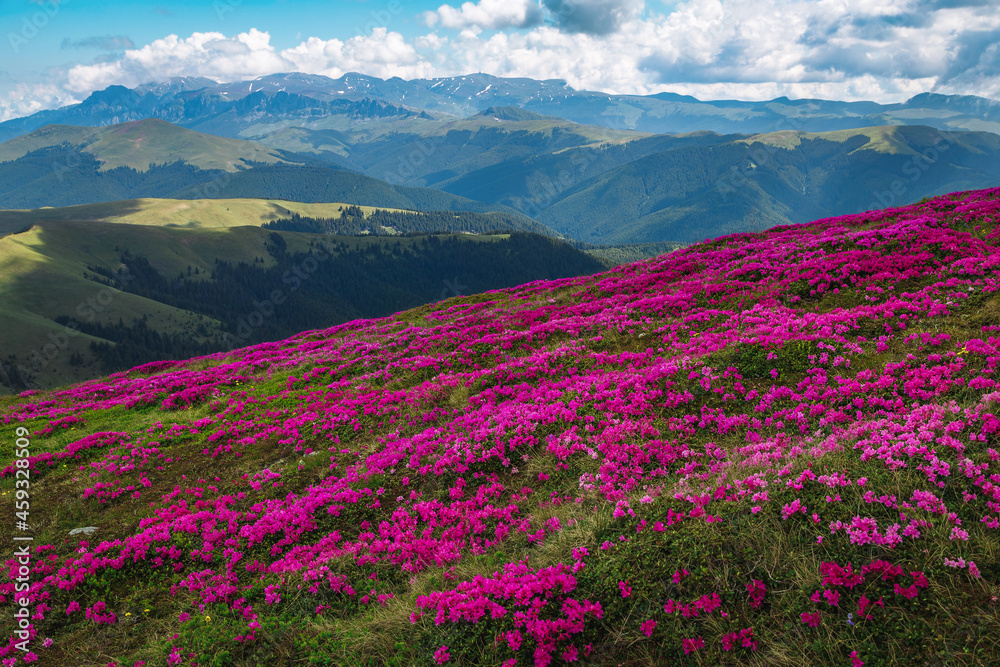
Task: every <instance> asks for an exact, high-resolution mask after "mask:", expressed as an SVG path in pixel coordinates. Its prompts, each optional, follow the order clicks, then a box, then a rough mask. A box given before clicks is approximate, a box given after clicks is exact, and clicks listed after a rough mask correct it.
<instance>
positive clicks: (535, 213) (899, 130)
mask: <svg viewBox="0 0 1000 667" xmlns="http://www.w3.org/2000/svg"><path fill="white" fill-rule="evenodd" d="M394 122H396V123H400V124H397V125H395V126H394V129H392V130H391V131H390V130H389V128H388V127H386V126H380V127H381V129H378V128H376V127H375V126H374V125H373V126H371V127H368V128H367V129H365V130H364V131H362V130H356V131H355V132H354V133H353V135H352V137H348V136H347V135H346V134H344V133H339V134H338V132H339V131H337V132H335V131H333V130H323V131H321V130H310V129H305V128H286V129H284V130H280V131H278V132H275V133H274V134H271V135H269V136H268V137H264V138H262V139H261V140H260V141H248V140H243V139H232V138H222V137H217V136H214V135H210V134H205V133H202V132H198V131H195V130H190V129H187V128H183V127H180V126H178V125H173V124H171V123H168V122H166V121H162V120H159V119H146V120H142V121H128V122H126V123H121V124H118V125H111V126H105V127H102V128H84V127H76V126H68V125H56V126H45V127H43V128H40V129H38V130H35V131H34V132H31V133H29V134H27V135H24V136H22V137H18V138H16V139H12V140H10V141H8V142H6V143H4V144H0V207H5V208H10V209H34V208H40V207H44V206H58V207H66V206H74V205H80V204H92V203H99V202H110V201H115V200H129V199H138V198H149V197H161V198H172V199H206V198H208V199H213V198H228V199H233V198H263V199H284V200H292V201H299V202H307V203H308V202H343V203H347V204H352V205H360V206H376V207H380V208H396V209H408V210H417V211H444V210H451V211H470V212H478V213H486V212H491V211H492V212H497V213H502V214H505V215H508V216H510V219H511V220H517V222H515V223H514V224H513V225H512V228H516V229H530V230H531V231H535V232H538V233H543V234H548V235H552V236H561V237H564V238H567V239H573V240H576V241H581V242H586V243H592V244H629V243H661V242H671V243H691V242H694V241H698V240H703V239H705V238H712V237H715V236H719V235H723V234H727V233H733V232H738V231H762V230H763V229H766V228H769V227H773V226H776V225H785V224H791V223H794V222H803V221H807V220H810V219H816V218H822V217H830V216H834V215H842V214H845V213H852V212H858V211H862V210H868V209H872V208H876V207H879V206H892V205H901V204H905V203H908V202H911V201H915V200H917V199H920V198H921V197H925V196H936V195H940V194H945V193H948V192H954V191H957V190H961V189H968V188H974V187H983V186H987V185H991V184H993V183H996V182H997V181H998V180H1000V135H997V134H993V133H990V132H971V131H962V132H949V131H945V130H938V129H935V128H930V127H926V126H911V125H901V126H897V125H883V126H876V127H871V128H858V129H849V130H836V131H832V132H820V133H809V132H801V131H797V130H785V131H781V132H772V133H766V134H757V135H753V134H729V135H720V134H717V133H714V132H694V133H686V134H677V135H649V134H645V133H639V132H632V131H617V130H614V131H613V130H606V129H602V128H599V127H596V126H588V125H579V124H576V123H572V122H570V121H567V120H564V119H560V118H555V117H551V116H542V115H539V114H536V113H534V112H531V111H526V110H523V109H518V108H515V107H489V108H488V109H487V110H485V111H483V112H479V113H476V114H473V115H472V116H469V117H467V118H463V119H454V120H428V119H425V118H420V117H418V116H412V117H409V118H408V119H406V120H402V121H394ZM361 125H364V124H363V123H361ZM337 137H339V139H338V138H337ZM262 141H264V142H269V143H270V145H264V144H263V143H261V142H262Z"/></svg>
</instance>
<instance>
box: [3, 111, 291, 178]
mask: <svg viewBox="0 0 1000 667" xmlns="http://www.w3.org/2000/svg"><path fill="white" fill-rule="evenodd" d="M54 146H59V147H65V149H66V150H67V151H70V150H76V151H80V152H84V153H88V154H90V155H93V156H94V158H95V159H96V160H97V161H98V162H100V164H101V170H102V171H103V170H108V169H114V168H116V167H130V168H132V169H135V170H137V171H146V170H147V169H149V167H150V165H153V164H169V163H171V162H178V161H179V162H184V163H187V164H190V165H193V166H195V167H198V168H200V169H220V170H222V171H228V172H233V171H237V170H238V169H241V168H246V166H247V165H248V164H250V163H252V162H257V163H263V164H278V163H291V162H292V161H291V160H288V159H287V158H286V157H284V156H283V155H282V154H280V153H279V152H278V151H275V150H274V149H271V148H266V147H264V146H261V145H259V144H255V143H253V142H250V141H243V140H241V139H227V138H224V137H217V136H213V135H211V134H203V133H201V132H195V131H193V130H188V129H185V128H183V127H179V126H177V125H173V124H171V123H168V122H166V121H164V120H160V119H157V118H148V119H145V120H141V121H133V122H128V123H120V124H118V125H109V126H106V127H75V126H71V125H46V126H45V127H42V128H40V129H38V130H35V131H34V132H32V133H30V134H26V135H24V136H21V137H17V138H15V139H11V140H9V141H6V142H4V143H2V144H0V162H12V161H14V160H17V159H19V158H22V157H24V156H25V155H27V154H28V153H32V152H34V151H38V150H42V149H46V148H51V147H54Z"/></svg>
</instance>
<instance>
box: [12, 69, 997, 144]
mask: <svg viewBox="0 0 1000 667" xmlns="http://www.w3.org/2000/svg"><path fill="white" fill-rule="evenodd" d="M497 106H513V107H519V108H523V109H526V110H529V111H533V112H535V113H538V114H543V115H549V116H558V117H560V118H565V119H567V120H571V121H573V122H575V123H581V124H587V125H597V126H601V127H608V128H612V129H618V130H637V131H641V132H650V133H656V134H663V133H682V132H695V131H706V130H707V131H713V132H718V133H720V134H728V133H733V132H742V133H753V134H756V133H762V132H774V131H778V130H787V129H790V130H799V131H804V132H815V131H830V130H837V129H850V128H860V127H873V126H876V125H900V124H906V125H927V126H930V127H937V128H938V129H946V130H980V131H992V132H998V131H1000V105H998V103H997V102H996V101H995V100H991V99H987V98H981V97H974V96H967V95H966V96H960V95H939V94H932V93H925V94H921V95H917V96H914V97H912V98H911V99H909V100H907V101H906V102H902V103H897V104H879V103H876V102H840V101H831V100H815V99H802V100H789V99H788V98H785V97H779V98H776V99H773V100H768V101H760V102H748V101H739V100H714V101H703V100H698V99H696V98H694V97H690V96H686V95H678V94H675V93H659V94H656V95H646V96H642V95H612V94H608V93H602V92H597V91H577V90H574V89H573V88H571V87H570V86H568V85H567V84H566V82H565V81H562V80H545V81H537V80H533V79H525V78H501V77H495V76H491V75H488V74H469V75H466V76H456V77H450V78H436V79H415V80H412V81H404V80H403V79H400V78H391V79H388V80H383V79H379V78H377V77H372V76H366V75H363V74H357V73H349V74H345V75H344V76H342V77H340V78H338V79H332V78H328V77H325V76H321V75H315V74H308V75H306V74H299V73H288V74H273V75H269V76H264V77H259V78H257V79H255V80H253V81H241V82H234V83H216V82H214V81H211V80H209V79H204V78H183V79H174V80H171V81H168V82H165V83H160V84H151V85H144V86H139V87H137V88H136V89H134V90H130V89H128V88H125V87H122V86H111V87H109V88H107V89H106V90H103V91H98V92H95V93H93V94H92V95H90V97H88V98H87V99H85V100H84V101H83V102H81V103H79V104H77V105H73V106H70V107H66V108H63V109H56V110H50V111H42V112H39V113H36V114H33V115H31V116H28V117H25V118H18V119H14V120H10V121H7V122H4V123H0V141H4V140H6V139H10V138H13V137H15V136H18V135H21V134H26V133H28V132H31V131H33V130H35V129H38V128H39V127H42V126H43V125H49V124H60V123H61V124H79V125H94V126H97V125H109V124H117V123H121V122H125V121H130V120H141V119H142V118H149V117H155V118H162V119H163V120H167V121H170V122H172V123H175V124H178V125H182V126H184V127H189V128H192V129H198V130H202V131H206V132H211V133H213V134H221V135H223V136H238V135H240V134H241V133H243V132H247V131H249V132H251V133H254V132H257V133H258V134H259V133H260V128H263V127H267V126H276V125H277V126H297V127H312V126H313V125H315V124H322V123H324V122H326V121H328V120H329V119H331V118H336V117H348V118H352V119H356V120H359V121H365V122H367V121H373V120H379V119H387V118H388V119H405V118H410V117H413V116H425V117H430V118H435V117H437V118H441V117H451V118H456V117H465V116H469V115H473V114H476V113H478V112H480V111H483V110H485V109H488V108H489V107H497Z"/></svg>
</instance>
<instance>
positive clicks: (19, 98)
mask: <svg viewBox="0 0 1000 667" xmlns="http://www.w3.org/2000/svg"><path fill="white" fill-rule="evenodd" d="M79 101H80V100H79V99H77V98H75V97H74V96H73V95H72V94H70V93H68V92H67V91H65V90H61V89H60V88H58V87H57V86H53V85H47V84H46V85H34V86H29V85H28V84H24V83H21V84H18V85H17V86H15V88H14V90H12V91H10V92H9V93H8V94H7V95H6V96H5V97H0V121H4V120H10V119H11V118H19V117H21V116H28V115H31V114H33V113H37V112H39V111H44V110H45V109H54V108H56V107H61V106H66V105H68V104H76V103H77V102H79Z"/></svg>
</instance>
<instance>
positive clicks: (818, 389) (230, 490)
mask: <svg viewBox="0 0 1000 667" xmlns="http://www.w3.org/2000/svg"><path fill="white" fill-rule="evenodd" d="M998 220H1000V189H993V190H989V191H980V192H967V193H957V194H954V195H950V196H946V197H941V198H938V199H934V200H931V201H928V202H926V203H923V204H919V205H914V206H909V207H905V208H894V209H888V210H884V211H872V212H866V213H862V214H857V215H851V216H845V217H841V218H832V219H825V220H819V221H816V222H813V223H810V224H804V225H790V226H785V227H781V228H777V229H772V230H770V231H768V232H766V233H761V234H739V235H732V236H728V237H725V238H720V239H716V240H714V241H712V242H710V243H699V244H695V245H693V246H691V247H689V248H686V249H684V250H681V251H678V252H675V253H671V254H669V255H665V256H663V257H660V258H656V259H652V260H647V261H643V262H638V263H636V264H632V265H628V266H623V267H619V268H617V269H615V270H613V271H610V272H607V273H603V274H600V275H595V276H590V277H580V278H569V279H563V280H556V281H542V282H534V283H531V284H528V285H524V286H522V287H518V288H511V289H504V290H497V291H492V292H488V293H483V294H479V295H476V296H466V297H456V298H453V299H448V300H447V301H444V302H441V303H436V304H433V305H427V306H423V307H420V308H417V309H413V310H408V311H404V312H400V313H398V314H395V315H391V316H387V317H384V318H380V319H376V320H365V321H354V322H350V323H347V324H344V325H341V326H337V327H333V328H328V329H323V330H316V331H307V332H305V333H302V334H300V335H297V336H294V337H292V338H289V339H287V340H284V341H279V342H273V343H266V344H261V345H256V346H252V347H248V348H245V349H240V350H235V351H230V352H224V353H219V354H214V355H208V356H203V357H200V358H196V359H191V360H189V361H177V362H162V363H156V364H149V365H146V366H143V367H139V368H135V369H132V370H131V371H129V372H123V373H118V374H115V375H113V376H111V377H107V378H102V379H99V380H95V381H93V382H89V383H85V384H82V385H79V386H75V387H71V388H66V389H61V390H58V391H46V392H26V393H24V394H22V395H20V396H17V397H6V398H0V418H2V419H3V420H4V422H5V423H6V424H7V427H8V429H9V430H10V433H11V434H12V437H10V438H8V439H7V440H6V442H4V443H0V453H2V455H3V461H4V462H5V463H8V465H7V466H6V467H5V468H3V469H2V471H0V506H2V507H3V509H4V510H5V511H9V512H10V515H14V513H15V503H16V502H18V501H19V499H21V500H23V499H24V496H25V495H26V494H30V510H29V509H23V506H22V508H21V509H19V510H18V511H21V512H23V514H22V515H15V521H23V522H24V523H25V524H27V527H24V526H18V525H17V524H15V531H16V532H15V534H16V535H17V536H21V537H24V536H30V537H31V538H32V541H31V542H30V543H28V544H29V548H28V552H29V557H28V558H26V559H24V560H22V561H21V562H22V563H24V562H25V561H27V564H26V565H25V566H24V567H26V568H27V570H28V573H27V576H26V577H25V578H26V580H27V588H26V589H22V590H19V591H17V593H16V596H15V590H16V589H15V585H16V584H15V581H14V578H15V576H16V575H17V572H18V571H17V570H15V569H14V565H15V564H17V561H16V560H13V559H9V560H8V568H7V569H6V571H5V575H4V577H3V578H0V595H2V596H3V598H2V599H0V605H2V606H3V607H4V611H5V613H4V614H3V616H2V620H0V632H3V633H6V634H7V636H9V637H11V639H10V642H9V643H8V644H7V645H6V646H5V647H2V648H0V659H9V657H15V656H18V657H19V656H20V655H21V653H20V652H19V649H18V648H17V647H16V646H15V643H16V642H17V641H19V640H18V638H17V637H16V636H15V634H14V633H15V629H16V620H15V614H16V613H19V610H20V609H21V608H22V605H21V603H20V601H18V600H16V599H15V597H20V598H24V602H25V605H24V608H25V609H27V611H26V614H27V615H29V620H28V624H29V625H30V626H31V631H30V632H29V633H28V635H29V637H30V638H29V639H27V640H25V641H27V644H22V645H21V646H22V647H23V648H25V649H28V650H30V651H31V652H32V653H33V654H34V656H36V657H37V663H36V664H38V665H46V666H47V665H65V664H70V663H73V664H79V665H83V666H84V667H87V666H91V665H93V666H97V665H107V664H108V663H109V662H116V663H118V664H128V665H131V664H135V663H136V662H137V661H143V662H144V663H145V664H147V665H153V664H181V663H183V664H194V663H197V664H200V665H210V664H217V665H223V664H232V665H248V666H249V665H260V664H268V665H274V666H275V667H280V666H283V665H297V664H303V663H311V664H337V665H345V664H356V665H435V664H448V665H497V666H499V665H508V666H509V665H511V664H515V663H514V662H512V661H517V662H516V664H536V665H543V664H552V665H555V664H561V663H569V662H574V663H579V664H585V665H606V664H616V665H627V666H630V667H631V666H639V665H650V664H658V665H659V664H671V665H723V666H724V665H741V666H742V665H753V666H764V665H769V666H770V665H788V666H792V665H795V666H800V665H806V666H809V665H851V664H853V665H860V664H862V663H863V664H864V665H869V666H876V665H877V666H887V665H899V664H919V665H935V664H960V665H984V666H985V665H995V664H998V663H1000V645H998V643H997V641H996V637H997V636H998V634H1000V608H998V597H1000V589H998V583H1000V557H998V554H1000V537H998V532H997V531H998V529H1000V504H998V503H1000V490H998V486H997V483H996V480H995V478H996V475H997V466H998V465H1000V464H998V460H1000V455H998V454H997V451H998V449H1000V440H998V434H1000V421H998V418H997V405H998V401H1000V392H998V381H1000V378H998V377H997V371H998V360H1000V338H998V337H997V330H998V329H1000V325H998V324H997V323H998V322H1000V296H998V293H997V289H998V285H1000V283H998V278H1000V276H998V275H997V267H998V266H1000V263H998V258H1000V228H998V226H997V221H998ZM159 231H161V232H163V233H178V234H179V233H186V230H169V229H162V230H159ZM230 231H231V230H230ZM204 233H217V234H218V233H228V232H227V231H226V230H204ZM15 438H20V440H15ZM15 442H16V444H17V447H16V448H15ZM15 457H16V458H17V459H19V460H23V461H25V463H23V464H20V463H19V464H17V465H15V464H14V460H15ZM18 470H25V471H27V472H26V473H25V475H27V479H28V480H29V481H30V487H28V488H27V489H26V485H25V484H21V485H16V482H17V481H18V480H19V479H24V478H25V475H20V476H18V475H16V471H18ZM19 489H20V490H25V491H26V493H24V494H18V493H17V491H18V490H19ZM81 530H82V531H83V534H80V531H81Z"/></svg>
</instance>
